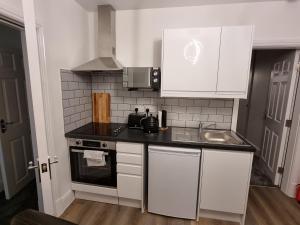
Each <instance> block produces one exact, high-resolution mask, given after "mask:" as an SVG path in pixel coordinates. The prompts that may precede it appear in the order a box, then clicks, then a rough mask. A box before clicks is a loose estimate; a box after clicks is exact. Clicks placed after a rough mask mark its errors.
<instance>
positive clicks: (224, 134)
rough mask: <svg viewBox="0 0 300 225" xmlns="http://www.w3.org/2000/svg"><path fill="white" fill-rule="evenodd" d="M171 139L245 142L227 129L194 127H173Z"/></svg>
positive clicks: (204, 141)
mask: <svg viewBox="0 0 300 225" xmlns="http://www.w3.org/2000/svg"><path fill="white" fill-rule="evenodd" d="M172 140H173V141H179V142H197V143H212V144H227V145H241V144H245V143H244V142H243V140H241V139H240V138H239V137H238V136H237V135H236V134H234V133H233V132H231V131H228V130H208V129H204V130H203V131H202V132H199V129H196V128H179V127H178V128H177V127H176V128H173V129H172Z"/></svg>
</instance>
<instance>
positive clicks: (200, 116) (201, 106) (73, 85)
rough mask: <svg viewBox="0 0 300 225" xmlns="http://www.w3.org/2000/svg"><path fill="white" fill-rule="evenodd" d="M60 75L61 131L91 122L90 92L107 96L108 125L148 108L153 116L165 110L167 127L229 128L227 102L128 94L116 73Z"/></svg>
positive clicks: (229, 114)
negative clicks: (61, 100) (206, 126)
mask: <svg viewBox="0 0 300 225" xmlns="http://www.w3.org/2000/svg"><path fill="white" fill-rule="evenodd" d="M66 74H68V75H66ZM70 74H71V75H72V76H71V75H70ZM61 76H62V88H63V108H64V121H65V131H69V130H70V129H71V127H72V129H75V128H76V127H79V126H81V125H83V124H84V123H88V122H90V121H91V120H92V113H91V107H92V106H91V93H92V92H105V93H110V95H111V120H112V122H118V123H127V117H128V114H129V113H131V112H134V109H135V108H138V109H139V111H142V112H144V111H145V109H146V108H149V109H150V112H151V113H153V114H155V115H156V114H157V111H158V110H161V109H165V110H167V112H168V115H167V117H168V121H167V125H168V126H179V127H198V126H199V122H200V121H201V122H204V123H206V124H211V123H214V122H215V123H216V124H217V128H222V129H230V127H231V119H232V108H233V100H231V99H230V100H228V99H226V100H223V99H190V98H160V97H159V92H152V91H149V90H147V91H142V90H138V91H128V90H127V89H126V88H123V85H122V74H120V73H110V74H109V75H106V74H104V73H103V72H101V73H99V74H96V75H95V74H94V75H91V76H86V75H85V76H80V75H75V74H73V73H72V72H70V71H65V70H64V71H62V74H61ZM69 77H70V80H68V79H69ZM66 83H67V84H66ZM89 88H90V89H89ZM71 93H73V94H71ZM78 101H79V102H78ZM74 104H75V105H74ZM82 105H84V107H83V106H82Z"/></svg>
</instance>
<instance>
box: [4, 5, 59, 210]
mask: <svg viewBox="0 0 300 225" xmlns="http://www.w3.org/2000/svg"><path fill="white" fill-rule="evenodd" d="M24 5H25V7H26V9H25V10H26V11H27V13H28V14H27V15H29V13H30V12H32V14H33V15H34V14H35V13H34V2H33V0H29V1H28V0H26V3H25V1H24V4H23V6H24ZM22 11H23V12H24V8H23V7H22V8H21V12H20V10H19V9H18V8H13V7H9V6H8V5H6V4H4V3H0V15H1V16H4V17H5V18H7V19H8V20H9V21H10V20H11V22H13V23H16V24H18V25H20V26H21V27H24V24H26V29H28V28H27V27H30V28H33V27H35V30H36V37H34V38H37V42H36V43H37V52H35V49H33V50H32V49H31V48H30V49H29V51H30V54H31V55H34V54H36V53H38V60H36V58H34V62H33V64H35V65H32V63H31V65H29V63H30V62H28V57H24V71H25V79H26V90H27V93H26V94H27V99H28V108H29V110H28V111H29V118H30V129H31V134H32V135H31V138H32V147H33V153H34V157H35V159H36V158H37V156H39V157H38V158H39V161H40V163H41V162H44V163H47V165H48V172H46V173H44V174H41V180H42V183H41V184H40V185H37V191H38V203H39V210H40V211H42V212H45V213H47V214H52V215H54V214H55V213H56V212H55V204H54V198H53V197H54V195H53V188H52V186H53V181H52V182H51V180H50V176H49V166H50V165H49V164H48V157H49V156H48V144H49V143H48V141H47V137H48V136H49V134H50V132H49V129H51V128H49V127H47V128H46V126H43V127H44V129H39V131H38V133H39V134H37V133H36V129H35V127H37V126H36V124H38V123H41V124H43V125H45V123H46V121H45V114H46V113H45V110H44V108H46V109H47V108H49V104H48V101H44V98H46V99H48V93H47V92H46V90H48V88H47V85H46V82H45V78H46V77H47V76H46V75H47V74H46V57H45V45H44V31H43V27H42V25H41V24H39V23H38V21H36V19H35V17H34V16H33V18H29V19H34V20H33V21H35V22H34V23H33V24H29V23H28V20H29V19H28V18H27V22H26V21H25V19H24V17H23V15H20V14H22ZM25 33H26V30H21V41H22V51H23V55H24V56H25V55H26V56H28V51H27V48H26V38H25ZM33 33H35V32H33ZM27 34H28V33H27ZM32 35H34V34H32ZM29 39H30V38H29ZM27 41H28V40H27ZM32 43H34V42H31V44H32ZM27 44H28V43H27ZM33 48H34V46H33ZM35 56H36V55H35ZM30 67H31V68H30ZM33 67H34V68H33ZM30 69H31V70H32V69H34V71H33V72H34V74H35V75H36V74H37V73H36V72H38V75H39V76H38V78H37V79H32V78H34V77H33V75H31V74H30V72H29V71H30ZM36 95H38V96H40V97H39V98H36V99H35V100H34V101H35V105H34V103H33V98H32V96H36ZM37 104H38V105H43V106H44V107H42V109H41V108H39V107H36V105H37ZM34 115H37V116H36V118H34ZM35 121H37V122H36V123H35ZM47 125H48V124H47ZM38 145H39V146H40V148H39V153H42V154H39V155H38ZM35 174H36V177H39V176H40V175H39V172H37V171H36V172H35ZM49 181H50V182H49ZM43 183H44V184H43Z"/></svg>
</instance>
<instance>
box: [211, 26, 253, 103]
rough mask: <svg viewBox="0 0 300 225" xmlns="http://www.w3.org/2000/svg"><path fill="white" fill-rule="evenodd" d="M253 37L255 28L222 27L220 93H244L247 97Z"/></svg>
mask: <svg viewBox="0 0 300 225" xmlns="http://www.w3.org/2000/svg"><path fill="white" fill-rule="evenodd" d="M252 36H253V26H232V27H222V34H221V46H220V60H219V72H218V85H217V91H218V92H242V93H244V94H245V97H247V96H246V95H247V89H248V80H249V71H250V62H251V53H252V42H253V41H252ZM224 94H226V93H224Z"/></svg>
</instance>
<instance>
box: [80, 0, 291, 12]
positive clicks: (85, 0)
mask: <svg viewBox="0 0 300 225" xmlns="http://www.w3.org/2000/svg"><path fill="white" fill-rule="evenodd" d="M75 1H77V2H78V3H79V4H80V5H81V6H82V7H83V8H85V9H87V10H88V11H95V10H96V8H97V7H96V6H97V5H104V4H110V5H112V6H113V7H114V8H115V9H116V10H126V9H148V8H166V7H182V6H197V5H212V4H226V3H240V2H266V1H284V0H75ZM286 1H293V0H286Z"/></svg>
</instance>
